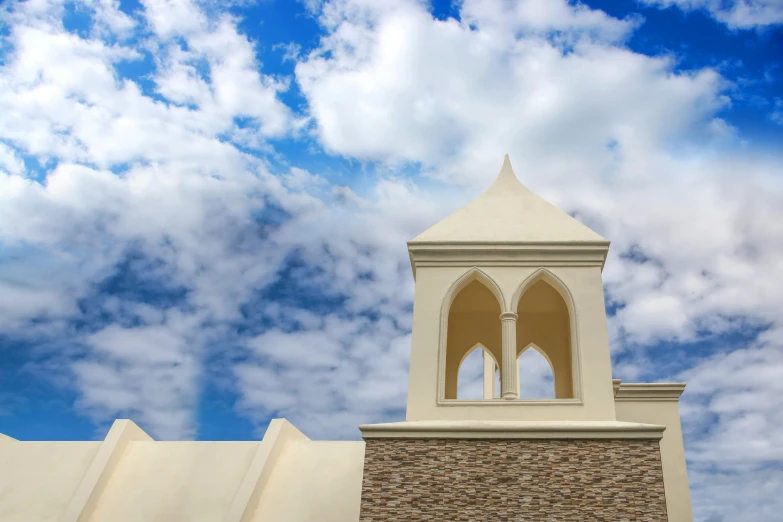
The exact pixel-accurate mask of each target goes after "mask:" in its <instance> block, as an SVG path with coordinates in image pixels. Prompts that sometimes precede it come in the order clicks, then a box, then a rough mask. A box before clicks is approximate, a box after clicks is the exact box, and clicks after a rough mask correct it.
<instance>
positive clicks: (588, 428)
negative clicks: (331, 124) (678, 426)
mask: <svg viewBox="0 0 783 522" xmlns="http://www.w3.org/2000/svg"><path fill="white" fill-rule="evenodd" d="M665 429H666V426H661V425H657V424H639V423H634V422H619V421H548V422H540V421H410V422H391V423H385V424H364V425H362V426H359V430H360V431H361V432H362V438H363V439H365V440H369V439H614V440H617V439H652V440H660V439H661V438H662V437H663V432H664V430H665Z"/></svg>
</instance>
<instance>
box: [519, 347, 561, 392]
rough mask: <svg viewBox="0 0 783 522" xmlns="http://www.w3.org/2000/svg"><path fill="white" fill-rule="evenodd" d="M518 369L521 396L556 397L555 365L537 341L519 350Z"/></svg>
mask: <svg viewBox="0 0 783 522" xmlns="http://www.w3.org/2000/svg"><path fill="white" fill-rule="evenodd" d="M533 354H534V355H533ZM531 356H532V357H531ZM517 370H518V374H517V377H518V379H517V380H518V382H519V397H520V398H522V399H525V398H528V399H546V398H554V397H555V394H554V392H555V383H554V379H555V368H554V365H553V364H552V361H551V360H550V359H549V356H548V355H547V354H546V352H545V351H544V350H542V349H541V348H540V347H539V346H537V345H536V343H530V344H528V345H527V346H525V347H523V348H522V349H521V350H519V352H518V354H517Z"/></svg>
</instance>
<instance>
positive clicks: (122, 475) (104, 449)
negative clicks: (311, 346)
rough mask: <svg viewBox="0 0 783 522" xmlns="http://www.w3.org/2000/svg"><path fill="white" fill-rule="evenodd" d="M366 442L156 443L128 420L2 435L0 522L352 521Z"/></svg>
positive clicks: (274, 425)
mask: <svg viewBox="0 0 783 522" xmlns="http://www.w3.org/2000/svg"><path fill="white" fill-rule="evenodd" d="M363 464H364V442H361V441H358V442H319V441H311V440H309V439H308V438H307V437H305V436H304V435H303V434H302V433H301V432H299V431H298V430H297V429H296V428H295V427H294V426H293V425H291V424H290V423H289V422H287V421H286V420H285V419H275V420H273V421H272V422H271V423H270V425H269V428H268V429H267V432H266V434H265V435H264V438H263V440H261V441H246V442H194V441H184V442H172V441H166V442H162V441H154V440H152V438H151V437H149V436H148V435H147V434H146V433H144V431H143V430H141V429H140V428H139V427H138V426H136V425H135V424H134V423H133V422H131V421H129V420H118V421H115V423H114V425H113V426H112V427H111V429H110V430H109V433H108V434H107V436H106V438H105V440H104V441H102V442H24V441H17V440H14V439H12V438H10V437H7V436H5V435H0V522H21V521H36V522H109V521H111V522H137V521H147V520H166V521H171V522H177V521H183V522H184V521H205V522H206V521H210V522H214V521H221V522H252V521H259V520H264V521H281V522H282V521H286V522H305V521H311V520H315V519H317V520H320V521H324V522H352V521H358V520H359V507H360V498H361V483H362V470H363Z"/></svg>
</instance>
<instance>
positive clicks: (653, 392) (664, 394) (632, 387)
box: [612, 379, 685, 402]
mask: <svg viewBox="0 0 783 522" xmlns="http://www.w3.org/2000/svg"><path fill="white" fill-rule="evenodd" d="M612 383H613V384H614V400H615V402H622V401H675V402H676V401H678V400H680V395H682V392H683V391H684V390H685V383H684V382H658V383H646V382H645V383H637V382H629V383H621V382H620V380H619V379H613V380H612Z"/></svg>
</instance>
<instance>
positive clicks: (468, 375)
mask: <svg viewBox="0 0 783 522" xmlns="http://www.w3.org/2000/svg"><path fill="white" fill-rule="evenodd" d="M477 355H478V356H479V357H476V356H477ZM471 359H472V360H471ZM486 362H489V364H490V366H491V368H493V371H492V373H490V374H489V375H487V372H486V364H485V363H486ZM494 368H497V361H496V360H495V356H494V355H492V352H490V351H489V350H487V349H486V348H485V347H484V346H483V345H482V344H481V343H476V345H475V346H473V348H471V349H470V350H468V351H467V352H465V355H463V356H462V360H461V361H460V363H459V367H458V369H457V397H456V398H457V399H482V398H483V399H486V398H492V395H491V394H490V397H487V393H486V387H487V382H486V381H487V378H488V377H489V385H490V386H493V385H494V378H495V372H494Z"/></svg>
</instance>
